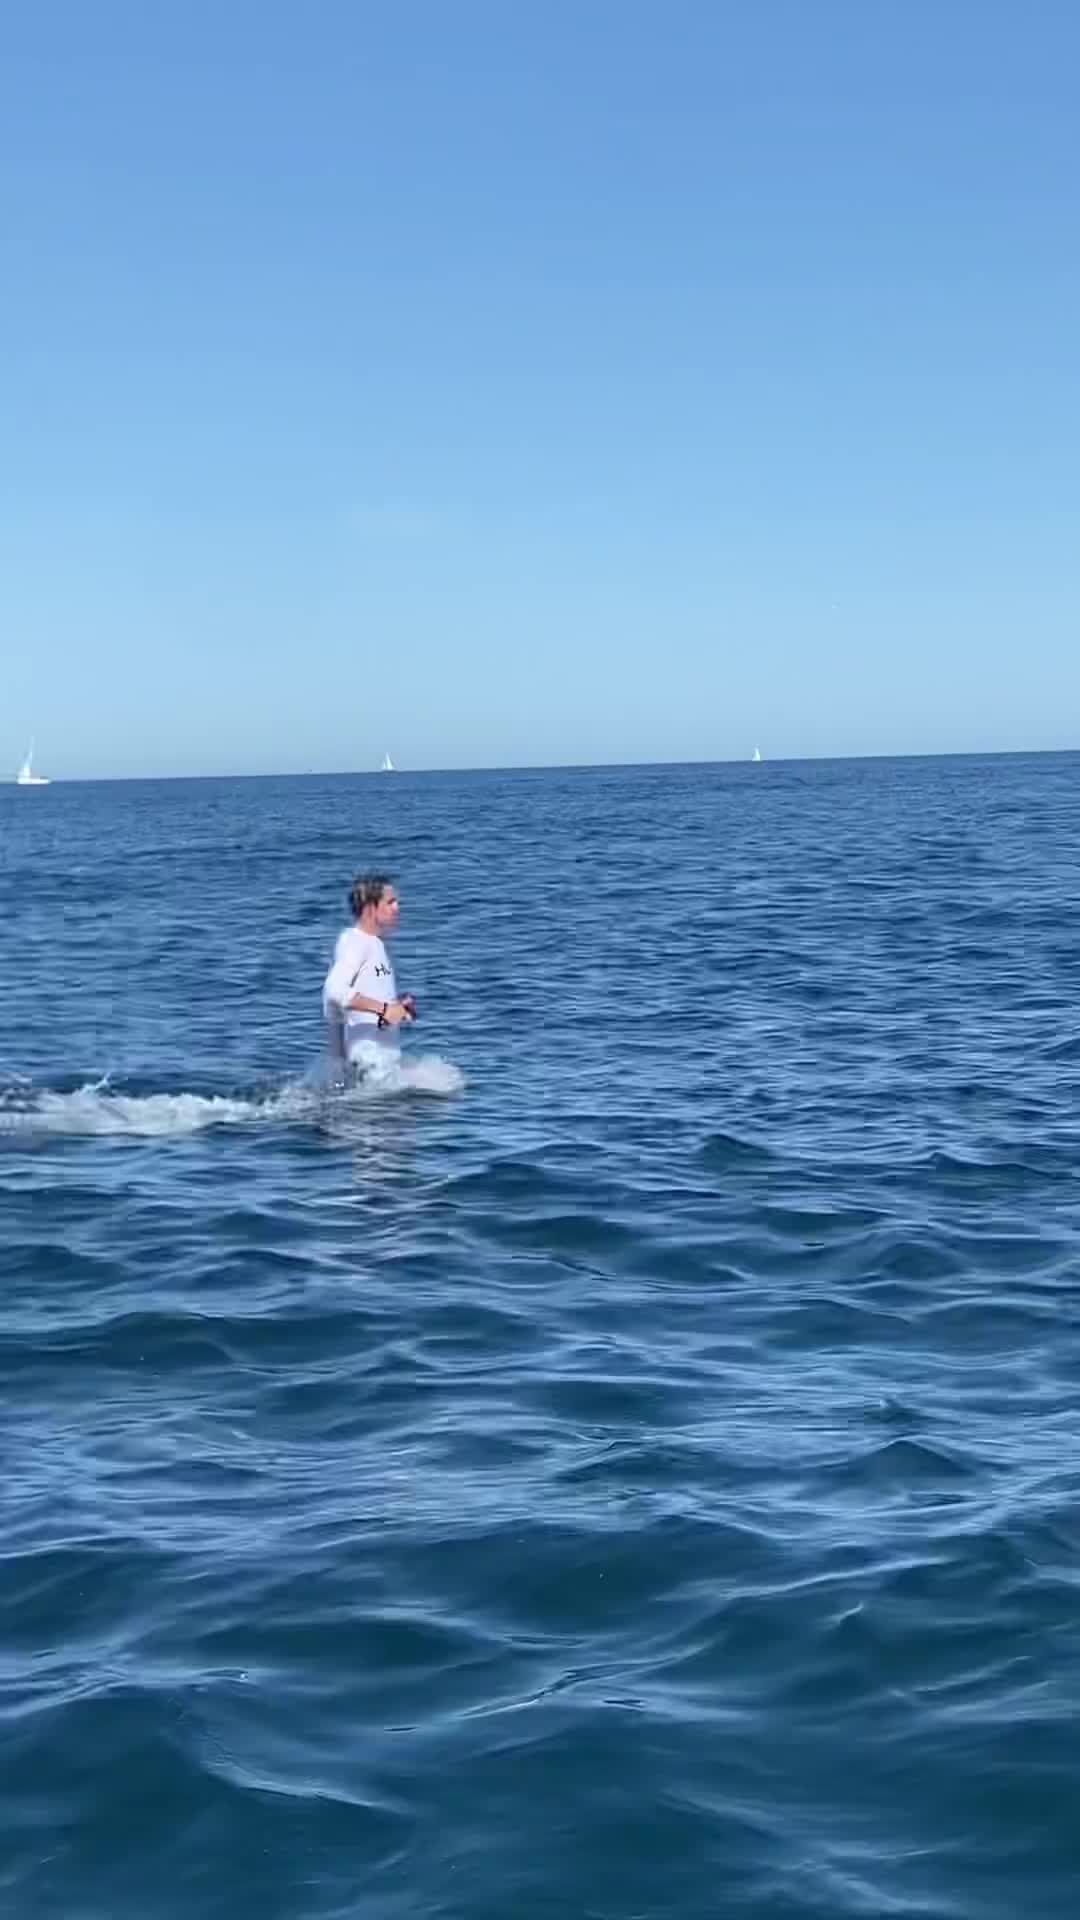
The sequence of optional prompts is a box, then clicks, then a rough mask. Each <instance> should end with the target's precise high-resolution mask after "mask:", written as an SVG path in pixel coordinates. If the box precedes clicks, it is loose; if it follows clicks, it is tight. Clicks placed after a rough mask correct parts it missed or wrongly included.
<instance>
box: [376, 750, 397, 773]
mask: <svg viewBox="0 0 1080 1920" xmlns="http://www.w3.org/2000/svg"><path fill="white" fill-rule="evenodd" d="M379 772H380V773H393V772H395V767H394V763H393V761H392V760H391V758H390V755H389V754H388V753H384V754H383V757H382V765H381V767H380V768H379Z"/></svg>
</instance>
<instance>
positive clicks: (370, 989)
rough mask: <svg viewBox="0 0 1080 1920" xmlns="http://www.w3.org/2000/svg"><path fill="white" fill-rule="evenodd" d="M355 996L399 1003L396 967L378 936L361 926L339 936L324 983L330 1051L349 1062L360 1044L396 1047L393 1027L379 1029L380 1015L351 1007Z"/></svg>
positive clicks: (324, 1015) (324, 1003)
mask: <svg viewBox="0 0 1080 1920" xmlns="http://www.w3.org/2000/svg"><path fill="white" fill-rule="evenodd" d="M356 993H362V994H363V995H364V997H365V999H368V1000H379V1001H383V1000H396V999H397V985H396V982H395V980H394V968H393V965H392V963H391V960H390V955H389V954H388V953H387V951H386V948H385V947H384V945H383V943H382V941H381V940H380V939H379V936H378V934H377V933H365V932H364V931H363V929H362V928H361V927H346V928H345V931H344V933H341V934H339V935H338V943H337V946H336V947H335V948H334V958H333V963H332V965H331V967H330V971H329V973H328V974H327V976H326V979H325V980H324V982H323V993H322V1004H323V1018H324V1019H325V1020H326V1023H327V1027H328V1029H329V1033H330V1044H331V1051H332V1052H333V1053H335V1054H336V1055H337V1056H338V1057H339V1058H344V1059H350V1058H351V1057H352V1053H353V1051H354V1050H355V1047H356V1044H357V1043H358V1042H361V1041H364V1042H368V1043H370V1042H371V1041H372V1040H375V1041H378V1042H380V1043H381V1044H382V1045H384V1046H389V1047H394V1048H396V1046H397V1033H396V1031H395V1029H394V1028H393V1027H380V1025H379V1016H378V1014H377V1013H359V1012H357V1011H355V1010H354V1009H352V1008H350V1006H349V1001H350V1000H351V999H352V997H353V995H354V994H356Z"/></svg>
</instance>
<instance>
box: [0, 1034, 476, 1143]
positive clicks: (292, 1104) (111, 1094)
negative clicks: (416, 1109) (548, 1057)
mask: <svg viewBox="0 0 1080 1920" xmlns="http://www.w3.org/2000/svg"><path fill="white" fill-rule="evenodd" d="M464 1085H465V1078H464V1075H463V1074H462V1072H461V1070H460V1068H458V1067H456V1066H454V1064H453V1062H452V1061H450V1060H443V1059H441V1058H440V1057H439V1056H438V1055H437V1054H432V1055H427V1056H424V1057H421V1058H420V1059H418V1060H409V1061H405V1062H402V1064H401V1065H400V1066H399V1067H397V1068H396V1069H395V1071H394V1072H393V1073H390V1074H386V1075H384V1076H382V1077H381V1078H380V1079H379V1081H378V1082H377V1083H374V1084H371V1085H366V1084H364V1083H363V1082H361V1083H360V1084H358V1085H351V1086H326V1085H325V1084H321V1083H320V1082H319V1081H318V1080H312V1079H307V1080H298V1081H293V1082H290V1083H289V1084H287V1085H286V1086H284V1087H282V1088H280V1089H279V1090H278V1091H277V1092H275V1093H270V1094H267V1095H265V1096H263V1097H262V1098H257V1099H256V1098H243V1097H242V1096H239V1095H228V1094H199V1093H187V1092H179V1093H164V1092H162V1093H148V1094H132V1093H122V1092H118V1091H116V1090H114V1089H113V1087H112V1086H110V1084H109V1080H108V1078H107V1077H106V1078H105V1079H102V1080H95V1081H91V1082H88V1083H87V1084H86V1085H85V1086H83V1087H77V1088H75V1089H74V1090H72V1091H71V1092H67V1093H60V1092H56V1091H53V1090H51V1089H47V1088H46V1089H43V1090H41V1091H36V1090H35V1089H34V1088H33V1087H32V1086H31V1085H30V1084H29V1083H27V1082H21V1083H19V1084H18V1085H16V1086H9V1087H7V1088H4V1089H3V1090H0V1133H8V1134H20V1133H21V1134H27V1133H36V1134H41V1133H49V1134H135V1135H144V1136H147V1137H150V1136H153V1135H161V1136H167V1135H175V1134H191V1133H200V1132H202V1131H204V1130H205V1129H207V1128H209V1127H242V1126H260V1125H266V1124H273V1123H278V1124H280V1123H283V1122H284V1123H285V1124H294V1125H295V1124H301V1125H303V1124H316V1123H318V1122H319V1121H321V1120H322V1119H324V1118H325V1117H326V1116H327V1114H328V1113H331V1112H342V1111H347V1110H348V1109H349V1108H351V1107H352V1108H355V1107H359V1106H368V1105H370V1103H371V1102H373V1101H377V1100H386V1099H392V1098H400V1097H401V1096H402V1095H407V1094H420V1095H427V1096H431V1097H435V1098H442V1099H448V1098H451V1097H452V1096H453V1095H454V1094H457V1093H460V1092H461V1091H462V1089H463V1087H464Z"/></svg>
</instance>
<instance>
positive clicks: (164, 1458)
mask: <svg viewBox="0 0 1080 1920" xmlns="http://www.w3.org/2000/svg"><path fill="white" fill-rule="evenodd" d="M367 865H379V866H381V865H387V866H389V867H390V869H391V870H392V871H393V873H394V874H395V875H396V877H397V879H398V883H399V886H400V892H401V898H402V924H401V929H400V933H399V935H398V938H397V943H396V959H397V966H398V977H399V982H400V984H401V985H402V987H408V988H411V989H412V990H413V991H414V992H415V993H416V995H417V998H418V1001H419V1005H420V1013H421V1018H420V1021H419V1022H418V1024H417V1026H416V1028H415V1030H414V1031H413V1032H411V1033H410V1034H409V1035H408V1037H407V1040H406V1063H407V1070H406V1071H405V1073H404V1074H403V1076H402V1082H401V1084H400V1086H398V1087H397V1088H395V1089H393V1090H391V1091H390V1092H387V1093H381V1094H378V1095H373V1094H371V1093H368V1092H365V1090H364V1089H363V1088H360V1089H352V1090H347V1091H344V1092H343V1091H341V1090H338V1089H334V1088H332V1087H328V1086H327V1085H325V1084H324V1082H323V1080H322V1078H321V1077H320V1072H319V1067H320V1048H321V1036H320V1028H319V990H320V986H321V981H322V976H323V973H324V971H325V967H326V964H327V961H328V958H329V955H330V952H331V950H332V947H333V942H334V938H335V936H336V934H337V932H338V931H339V929H340V927H341V926H342V925H343V924H344V921H345V918H346V914H345V900H346V892H347V886H348V881H349V878H350V876H351V874H352V871H353V870H354V868H356V867H358V866H367ZM1078 866H1080V757H1074V756H1071V755H1061V756H1052V755H1046V756H1039V757H1032V758H1023V757H1016V758H1011V757H1002V758H992V759H984V760H979V759H938V760H923V761H920V760H908V761H876V762H870V761H866V762H847V763H839V762H833V763H829V762H819V763H812V764H811V763H806V764H797V763H791V764H784V765H781V764H776V765H771V764H769V763H767V762H766V763H764V764H762V765H760V766H750V765H747V766H740V767H732V766H696V767H694V766H680V767H656V768H634V769H595V770H576V771H543V772H515V773H505V774H503V773H490V774H468V775H466V774H460V775H409V774H397V775H393V776H386V777H383V778H379V777H372V776H358V777H340V778H307V779H288V780H285V779H283V780H270V779H268V780H235V781H228V780H222V781H210V780H205V781H190V782H186V781H176V782H147V783H138V782H131V783H123V784H120V783H117V784H92V785H75V784H72V785H69V786H67V785H59V784H57V785H54V786H52V787H49V788H42V789H28V790H23V789H18V788H16V787H15V786H14V785H11V786H9V787H6V788H4V789H3V790H0V906H2V918H0V928H2V931H0V1222H2V1233H0V1288H2V1294H0V1299H2V1314H0V1461H2V1465H3V1473H2V1476H0V1912H2V1913H3V1914H4V1915H11V1916H12V1920H248V1916H250V1920H357V1917H358V1916H363V1920H541V1917H542V1920H556V1917H557V1920H662V1917H666V1916H672V1920H675V1916H678V1920H699V1917H700V1920H716V1916H723V1920H857V1917H860V1920H861V1917H866V1920H870V1917H871V1916H872V1917H873V1920H879V1917H883V1916H889V1917H897V1920H1018V1916H1023V1917H1024V1920H1076V1915H1077V1913H1078V1912H1080V1820H1078V1806H1080V1801H1078V1788H1080V1325H1078V1308H1080V1184H1078V1177H1080V904H1078V894H1080V889H1078V885H1077V880H1078Z"/></svg>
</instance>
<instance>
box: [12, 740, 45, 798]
mask: <svg viewBox="0 0 1080 1920" xmlns="http://www.w3.org/2000/svg"><path fill="white" fill-rule="evenodd" d="M15 784H16V786H18V787H47V786H48V784H49V782H48V780H47V779H46V777H45V775H44V774H43V773H35V772H34V743H33V741H32V740H31V742H30V750H29V752H28V753H27V756H26V759H25V760H24V761H23V763H22V766H21V767H20V768H19V771H18V773H17V774H16V775H15Z"/></svg>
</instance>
